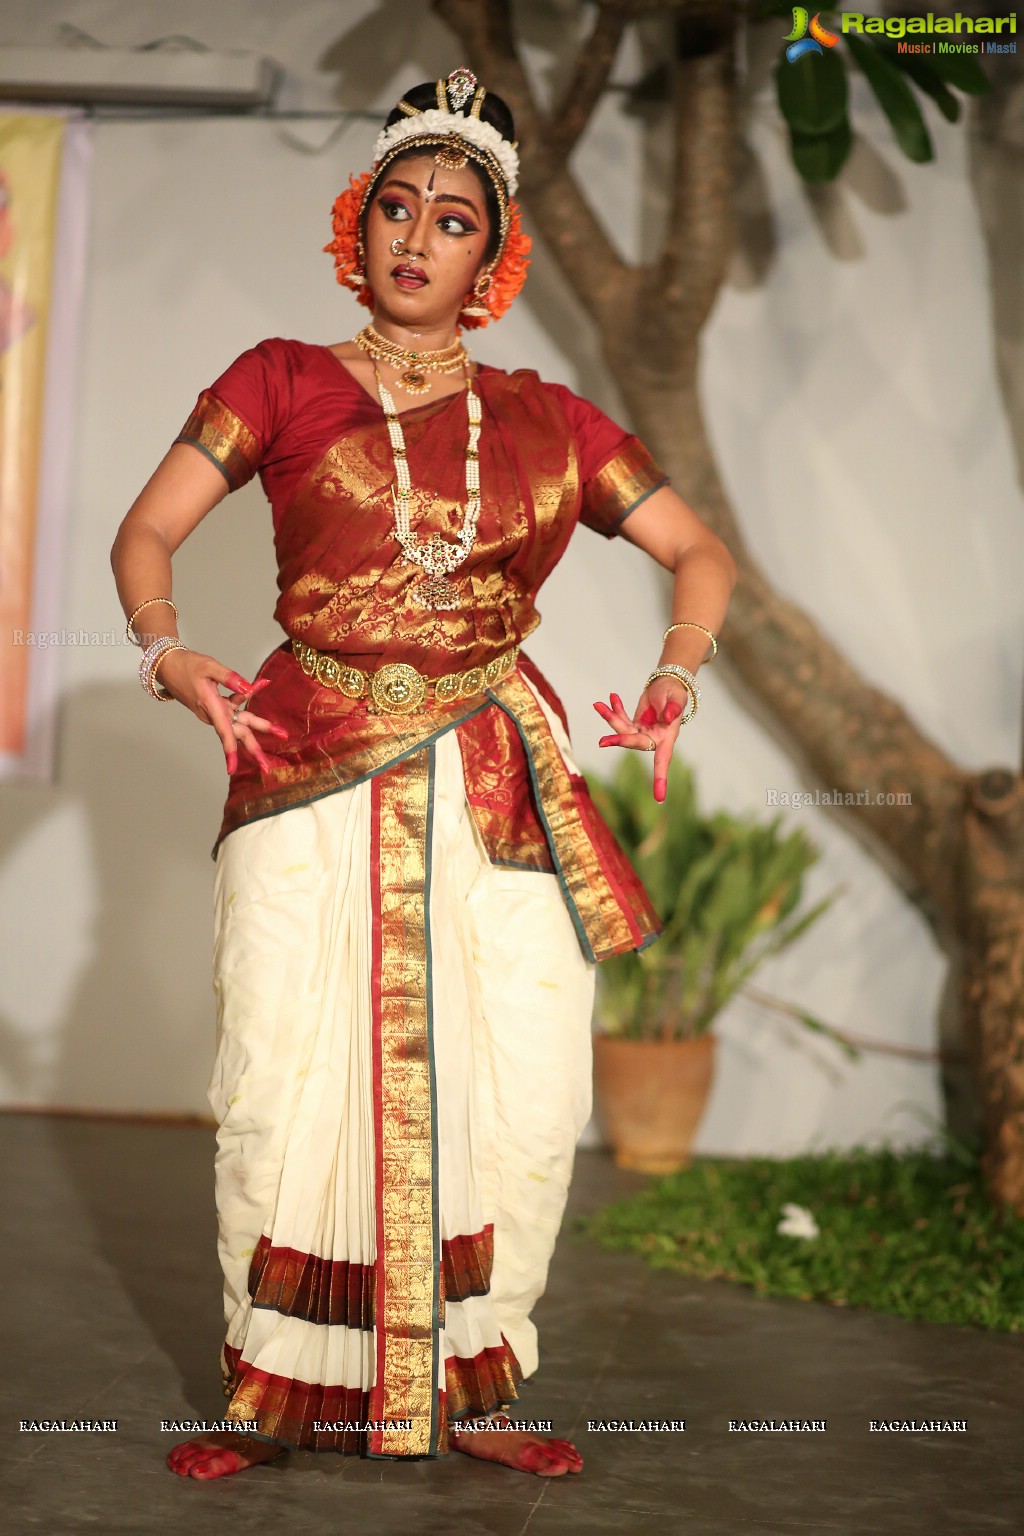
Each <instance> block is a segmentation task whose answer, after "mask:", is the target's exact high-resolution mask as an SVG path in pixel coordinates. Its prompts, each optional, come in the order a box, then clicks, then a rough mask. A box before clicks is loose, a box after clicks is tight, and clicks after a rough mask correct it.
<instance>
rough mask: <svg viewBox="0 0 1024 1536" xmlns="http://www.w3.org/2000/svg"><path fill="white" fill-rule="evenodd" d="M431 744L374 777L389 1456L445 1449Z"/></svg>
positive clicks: (381, 1391)
mask: <svg viewBox="0 0 1024 1536" xmlns="http://www.w3.org/2000/svg"><path fill="white" fill-rule="evenodd" d="M433 761H434V753H433V749H432V748H426V749H424V751H422V752H417V753H416V754H415V755H414V756H412V757H409V758H406V759H405V760H404V761H403V762H401V763H396V764H395V765H394V766H393V767H391V768H388V769H386V770H384V772H382V773H380V774H378V775H377V776H376V777H375V778H374V780H373V798H374V816H375V821H376V838H377V839H378V860H377V870H376V880H375V884H376V887H377V902H378V910H377V913H376V923H375V925H376V924H378V923H379V937H378V938H377V940H376V943H377V944H379V953H376V954H375V955H374V965H375V969H376V968H378V967H379V976H378V977H377V978H375V984H374V993H375V995H376V997H377V999H378V1002H377V1008H378V1010H379V1012H378V1014H377V1017H376V1019H375V1021H374V1024H375V1028H374V1035H375V1039H374V1058H375V1060H374V1068H375V1076H377V1081H378V1084H379V1089H378V1090H376V1092H375V1097H376V1094H377V1092H379V1100H378V1102H379V1116H380V1118H379V1127H378V1136H379V1141H378V1148H377V1177H378V1194H377V1201H378V1237H377V1241H378V1259H377V1286H376V1296H377V1305H376V1345H377V1374H376V1381H375V1383H374V1387H373V1391H372V1394H371V1413H370V1417H371V1418H372V1419H375V1420H381V1419H392V1420H393V1419H404V1420H411V1421H412V1428H411V1430H389V1429H383V1430H375V1431H373V1432H372V1433H371V1435H370V1442H369V1449H370V1451H371V1452H372V1453H373V1454H376V1455H380V1456H430V1455H435V1454H436V1453H437V1447H436V1430H435V1424H434V1416H435V1411H436V1405H437V1380H436V1374H437V1364H436V1355H437V1349H438V1344H439V1328H440V1325H441V1324H443V1322H444V1314H443V1302H442V1301H441V1300H440V1297H439V1289H440V1286H439V1268H440V1265H439V1253H440V1240H439V1237H438V1234H437V1231H436V1230H435V1228H436V1227H437V1220H436V1214H435V1213H436V1204H437V1197H436V1190H435V1188H434V1134H433V1114H434V1112H433V1104H432V1091H431V1090H432V1083H431V1076H432V1068H431V1044H430V1000H429V988H430V975H429V939H428V933H427V921H428V906H429V867H428V864H429V847H428V839H429V835H430V801H431V795H432V782H431V781H432V770H433Z"/></svg>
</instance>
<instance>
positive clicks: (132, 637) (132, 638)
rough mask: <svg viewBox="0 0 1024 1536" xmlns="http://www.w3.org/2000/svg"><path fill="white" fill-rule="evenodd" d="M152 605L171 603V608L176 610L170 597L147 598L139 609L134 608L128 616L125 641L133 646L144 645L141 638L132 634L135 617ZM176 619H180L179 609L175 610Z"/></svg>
mask: <svg viewBox="0 0 1024 1536" xmlns="http://www.w3.org/2000/svg"><path fill="white" fill-rule="evenodd" d="M150 603H170V604H171V607H172V608H174V604H173V603H172V602H171V599H170V598H169V597H147V598H146V601H145V602H144V603H140V604H139V606H138V607H137V608H134V609H133V610H132V612H131V613H130V614H129V615H128V622H127V624H126V625H125V627H124V636H125V639H126V640H128V641H129V642H130V643H131V644H132V645H141V644H142V641H141V640H140V639H139V637H138V636H137V635H135V634H133V633H132V623H133V622H134V619H135V615H136V614H137V613H141V612H142V610H143V608H148V607H149V605H150ZM174 617H175V618H177V617H178V610H177V608H174Z"/></svg>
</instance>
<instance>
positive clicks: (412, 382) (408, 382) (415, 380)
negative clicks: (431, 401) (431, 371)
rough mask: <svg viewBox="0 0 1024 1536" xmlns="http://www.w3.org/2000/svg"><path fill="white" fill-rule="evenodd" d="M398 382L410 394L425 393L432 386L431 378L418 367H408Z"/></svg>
mask: <svg viewBox="0 0 1024 1536" xmlns="http://www.w3.org/2000/svg"><path fill="white" fill-rule="evenodd" d="M398 382H399V384H401V386H402V388H403V389H404V390H407V391H408V393H409V394H410V395H425V394H426V393H427V390H428V389H429V388H430V380H429V379H428V378H427V376H426V374H425V373H421V372H420V370H419V369H418V368H408V369H407V370H406V372H405V373H403V374H402V377H401V378H400V379H399V381H398Z"/></svg>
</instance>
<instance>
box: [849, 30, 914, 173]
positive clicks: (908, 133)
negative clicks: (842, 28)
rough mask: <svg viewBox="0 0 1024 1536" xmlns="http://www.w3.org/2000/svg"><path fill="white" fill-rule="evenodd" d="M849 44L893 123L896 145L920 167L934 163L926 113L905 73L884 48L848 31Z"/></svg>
mask: <svg viewBox="0 0 1024 1536" xmlns="http://www.w3.org/2000/svg"><path fill="white" fill-rule="evenodd" d="M845 42H846V46H847V48H849V50H850V52H851V53H852V54H853V57H854V59H855V60H856V61H857V64H858V65H859V66H860V69H861V71H862V73H863V74H864V76H865V78H866V80H867V82H868V84H869V85H870V87H871V89H872V90H873V91H874V93H875V95H876V97H877V98H878V104H879V106H880V107H881V108H882V111H883V112H884V113H885V115H886V117H887V118H888V119H889V122H890V123H891V124H892V130H893V133H894V134H895V135H896V142H897V143H898V144H899V146H900V148H901V149H902V151H903V153H904V154H905V155H906V157H907V159H908V160H913V161H915V162H917V163H918V164H922V163H923V162H924V161H926V160H934V158H935V151H934V149H933V148H932V140H931V135H930V134H929V132H928V128H927V125H926V123H925V120H924V114H923V113H922V111H921V108H920V107H919V106H918V102H917V97H916V96H915V95H914V93H913V91H912V90H911V88H910V86H909V85H908V84H907V81H906V79H905V78H904V76H903V74H902V72H901V71H900V70H899V69H898V68H897V66H896V65H895V64H893V62H892V61H891V59H888V58H886V56H885V54H884V53H883V51H882V50H881V49H880V48H876V47H875V46H874V44H873V43H868V42H865V41H864V39H863V38H862V37H856V36H854V34H853V33H852V32H848V33H847V34H846V37H845Z"/></svg>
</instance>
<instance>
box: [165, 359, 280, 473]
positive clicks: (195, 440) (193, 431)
mask: <svg viewBox="0 0 1024 1536" xmlns="http://www.w3.org/2000/svg"><path fill="white" fill-rule="evenodd" d="M283 349H284V343H282V342H281V341H279V340H277V339H275V340H271V341H261V342H259V343H258V345H257V346H255V347H250V348H249V350H248V351H247V352H243V353H242V355H241V356H240V357H237V358H236V359H235V361H234V362H233V363H232V364H231V366H230V367H229V368H226V369H225V370H224V372H223V373H222V374H221V375H220V377H219V378H217V379H215V380H214V382H213V383H212V384H211V385H210V386H209V388H208V389H204V390H203V392H202V394H201V395H200V396H199V399H198V400H197V401H196V405H195V409H194V410H193V412H192V414H191V416H190V417H189V418H188V420H187V421H186V423H185V425H184V426H183V427H182V429H181V431H180V432H179V433H178V435H177V437H176V438H175V439H174V441H175V442H176V443H191V444H192V446H193V447H194V448H198V449H199V451H200V452H201V453H205V454H206V456H207V458H209V459H212V460H213V462H214V464H216V466H217V468H218V469H219V470H220V472H221V474H222V475H223V476H224V478H225V480H226V481H227V482H228V485H229V486H230V488H231V489H232V490H233V491H236V490H238V489H239V487H240V486H243V485H245V484H246V483H247V481H249V480H251V479H252V477H253V476H254V475H255V474H256V472H257V470H258V469H259V467H260V465H261V463H262V462H263V460H264V458H265V457H266V456H267V453H268V451H269V449H270V446H271V444H272V442H273V439H274V436H275V434H276V433H277V432H278V430H279V429H280V427H281V425H282V423H283V420H284V418H285V415H286V393H287V386H288V380H289V371H288V369H287V367H286V364H285V358H284V355H283Z"/></svg>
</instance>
